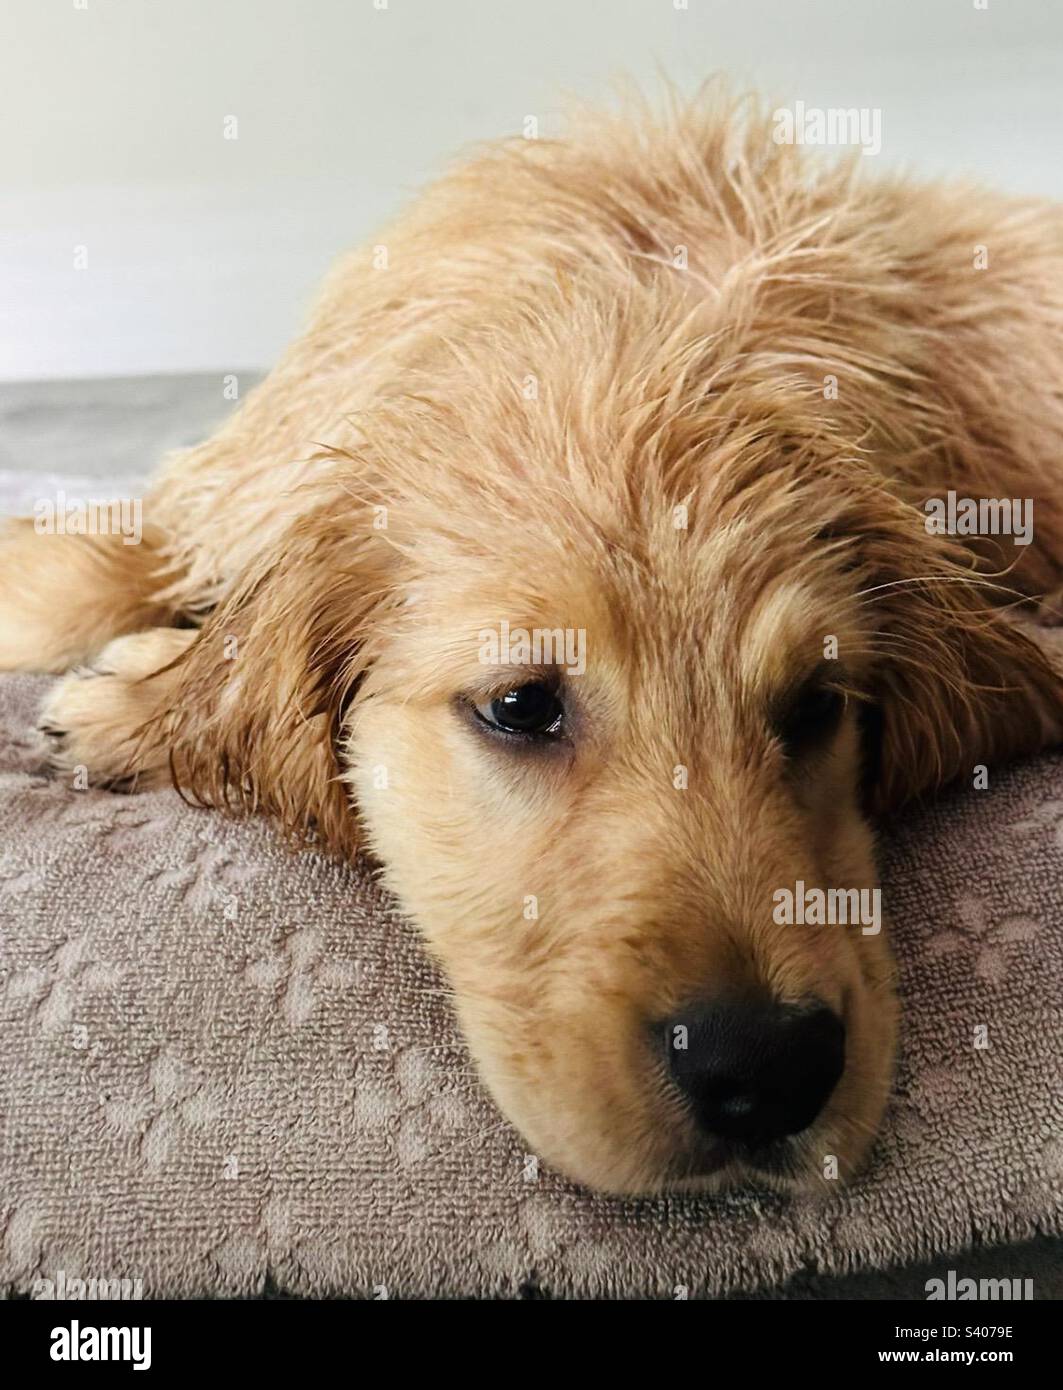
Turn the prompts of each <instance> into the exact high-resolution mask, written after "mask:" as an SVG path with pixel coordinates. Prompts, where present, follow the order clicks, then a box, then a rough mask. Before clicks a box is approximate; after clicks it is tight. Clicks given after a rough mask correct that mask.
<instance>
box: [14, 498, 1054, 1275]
mask: <svg viewBox="0 0 1063 1390" xmlns="http://www.w3.org/2000/svg"><path fill="white" fill-rule="evenodd" d="M7 482H8V484H9V492H8V498H9V499H13V496H14V492H15V491H16V490H18V491H20V492H21V494H22V495H25V494H26V492H27V489H28V490H29V492H30V493H32V490H33V489H32V486H31V485H30V484H29V483H28V481H27V478H26V477H22V478H17V479H16V478H14V477H13V475H10V474H9V475H8V478H7ZM15 484H17V488H16V486H15ZM38 487H39V481H38ZM68 490H69V491H71V492H73V490H74V489H73V488H71V489H68ZM101 495H103V494H101ZM4 501H5V499H4V498H3V497H0V511H2V510H4ZM47 685H48V682H47V680H45V679H42V678H35V677H22V676H7V677H0V928H2V930H0V1286H2V1287H3V1289H4V1290H5V1291H6V1292H7V1293H9V1294H12V1293H25V1292H32V1291H33V1290H34V1287H35V1281H37V1280H41V1279H48V1280H52V1281H54V1280H56V1279H57V1278H58V1276H59V1272H60V1271H62V1272H63V1274H64V1276H65V1277H66V1279H67V1280H68V1281H69V1280H70V1279H72V1278H84V1279H90V1278H97V1279H102V1278H106V1279H115V1278H128V1279H139V1280H140V1281H141V1285H142V1288H143V1292H144V1295H145V1296H146V1297H153V1296H154V1297H158V1296H185V1295H204V1294H215V1295H247V1294H253V1293H256V1292H261V1291H263V1290H279V1291H282V1292H286V1293H290V1294H345V1295H358V1294H362V1295H369V1296H374V1295H375V1296H381V1295H382V1294H383V1293H384V1292H386V1294H387V1295H388V1296H390V1297H402V1296H407V1297H408V1296H416V1295H433V1294H435V1295H439V1294H445V1295H488V1296H492V1295H495V1296H503V1297H505V1296H512V1295H515V1294H518V1293H520V1292H524V1293H527V1292H528V1291H529V1290H535V1291H539V1292H543V1293H546V1294H550V1295H554V1296H569V1297H572V1296H576V1297H589V1296H594V1295H628V1296H640V1295H659V1296H665V1297H674V1296H676V1292H677V1290H681V1291H686V1292H688V1293H689V1296H691V1297H695V1296H698V1295H701V1294H721V1293H728V1292H736V1291H741V1290H748V1291H752V1290H757V1289H764V1288H765V1287H767V1286H772V1285H777V1284H778V1283H780V1282H781V1281H783V1280H784V1279H786V1278H787V1277H788V1276H790V1275H792V1274H794V1273H796V1272H798V1271H801V1270H809V1269H812V1270H818V1271H825V1272H831V1271H834V1272H847V1271H854V1270H861V1269H871V1268H876V1269H877V1268H883V1267H886V1266H889V1265H892V1264H897V1263H900V1262H905V1261H911V1260H914V1259H919V1258H923V1257H931V1256H938V1255H942V1254H948V1253H951V1252H954V1251H959V1250H963V1249H968V1248H970V1247H972V1246H974V1245H976V1244H980V1243H989V1242H997V1243H1000V1242H1010V1241H1017V1240H1020V1239H1023V1238H1026V1237H1030V1236H1033V1235H1035V1234H1038V1233H1053V1232H1054V1233H1058V1232H1059V1230H1060V1227H1061V1225H1063V1221H1061V1213H1063V1111H1061V1095H1063V1089H1061V1085H1060V1083H1061V1079H1063V1078H1061V1074H1060V1036H1061V1027H1060V1024H1061V1012H1063V1010H1061V1004H1060V982H1061V979H1063V926H1061V918H1063V913H1061V905H1063V760H1061V759H1060V758H1059V757H1058V756H1045V757H1042V758H1040V759H1038V760H1036V761H1033V762H1030V763H1027V764H1025V765H1022V766H1018V767H1014V768H1010V769H1007V770H1001V771H999V772H995V773H994V774H993V776H992V778H991V784H990V787H989V788H988V789H986V790H983V791H974V790H970V791H963V792H957V793H953V794H951V795H948V796H945V797H943V798H941V799H940V800H939V801H938V802H937V803H936V804H935V805H933V806H930V807H929V808H927V809H925V810H922V811H920V812H919V813H915V814H910V815H908V816H906V817H905V818H904V820H903V822H902V823H901V824H898V825H896V826H894V827H892V828H890V829H888V831H887V832H886V833H885V834H884V836H883V842H882V850H883V863H884V870H885V889H886V892H885V901H886V904H887V906H888V908H889V910H890V912H891V913H892V917H893V920H894V941H895V946H896V951H897V955H898V960H899V966H900V974H901V987H902V993H903V998H904V1005H905V1013H904V1027H903V1037H902V1052H901V1059H900V1064H899V1072H898V1077H897V1084H896V1088H895V1094H894V1099H893V1101H892V1103H891V1106H890V1110H889V1114H888V1116H887V1120H886V1124H885V1129H884V1133H883V1137H882V1139H881V1141H880V1143H879V1145H878V1147H877V1149H876V1152H875V1155H874V1159H873V1162H872V1164H871V1166H870V1168H869V1169H868V1171H867V1172H866V1174H865V1175H864V1176H863V1177H862V1178H861V1179H860V1180H859V1181H858V1182H857V1183H856V1185H855V1186H853V1187H852V1188H850V1189H848V1190H842V1189H840V1188H839V1189H836V1190H831V1191H830V1192H829V1194H828V1195H827V1196H826V1197H825V1198H815V1199H811V1198H810V1199H801V1200H787V1199H785V1198H783V1197H780V1196H776V1195H771V1194H765V1193H763V1192H759V1193H758V1192H752V1191H749V1192H743V1193H737V1194H735V1195H731V1196H726V1197H716V1198H698V1197H692V1196H691V1197H682V1198H671V1199H662V1200H622V1199H617V1198H610V1197H602V1196H595V1195H592V1194H590V1193H588V1192H585V1191H582V1190H579V1189H578V1188H576V1187H574V1186H572V1185H571V1184H569V1183H567V1182H566V1181H564V1180H563V1179H562V1178H560V1177H558V1176H557V1175H555V1174H554V1173H552V1172H551V1171H549V1170H548V1169H547V1168H546V1167H545V1166H543V1167H538V1166H537V1165H536V1164H535V1162H534V1161H532V1160H530V1159H529V1158H528V1156H527V1155H526V1153H525V1146H524V1144H523V1143H522V1141H521V1140H520V1138H519V1137H518V1136H517V1135H516V1134H515V1132H514V1131H513V1130H512V1128H511V1127H510V1126H509V1125H508V1124H507V1123H505V1122H504V1121H503V1119H502V1117H501V1116H500V1115H499V1114H498V1112H497V1111H496V1110H495V1109H494V1107H493V1105H492V1104H491V1102H490V1100H489V1099H487V1098H486V1097H485V1095H484V1094H483V1093H482V1091H481V1090H480V1087H479V1085H478V1082H477V1080H476V1076H475V1074H474V1072H473V1070H472V1067H471V1063H470V1060H469V1058H468V1056H467V1054H466V1052H465V1050H464V1048H463V1046H462V1043H461V1041H460V1039H459V1037H458V1036H457V1034H456V1032H455V1028H454V1024H453V1022H452V1019H451V1016H450V1013H449V1011H448V1006H447V998H446V991H445V983H444V981H443V980H442V979H441V978H440V977H439V975H438V974H437V972H436V971H435V970H434V969H433V968H432V966H430V965H429V964H428V963H427V962H426V960H425V958H424V956H423V954H422V952H421V950H420V948H419V945H418V941H417V939H416V936H415V934H414V932H413V931H412V929H411V928H410V927H409V926H408V925H407V924H405V923H404V921H403V920H402V919H401V917H400V916H399V915H398V914H397V912H396V911H395V910H394V908H393V906H392V905H391V903H390V902H389V901H388V900H387V898H386V897H385V896H384V895H383V894H382V893H381V892H380V890H379V889H378V888H377V887H376V886H375V885H374V883H373V881H372V878H371V876H370V874H369V872H368V871H367V870H366V869H365V868H364V867H359V866H354V867H344V866H341V865H337V864H335V863H331V862H326V861H324V860H322V859H320V858H317V857H315V856H314V855H312V854H302V855H298V856H293V855H291V854H289V853H288V852H287V851H286V850H285V849H284V848H283V847H282V846H281V845H280V844H279V843H278V842H277V840H276V838H275V837H274V834H273V832H272V831H271V829H270V828H269V826H268V825H266V824H263V823H256V822H247V823H242V824H234V823H229V822H227V821H225V820H224V819H223V818H221V817H220V816H218V815H215V814H213V813H210V812H206V811H197V810H195V809H192V808H190V807H188V806H186V805H184V804H183V803H182V802H181V800H180V799H179V798H178V797H177V796H176V795H175V794H174V793H173V792H170V791H155V792H151V793H147V794H142V795H136V796H121V795H115V794H110V793H107V792H103V791H97V790H77V789H76V788H75V787H74V786H72V785H71V784H70V782H69V780H64V779H57V778H55V777H53V776H52V775H50V774H49V773H48V772H47V771H46V770H45V768H44V767H43V766H42V764H41V761H40V758H39V755H38V753H37V752H36V750H35V746H34V741H33V737H32V733H31V729H32V725H33V721H34V715H35V709H36V706H37V704H38V701H39V699H40V697H41V695H42V693H43V692H44V691H45V689H46V688H47ZM982 1026H984V1028H985V1029H986V1033H985V1040H986V1041H987V1043H988V1045H987V1046H985V1047H976V1046H975V1040H976V1030H977V1029H979V1028H980V1027H982ZM37 1287H38V1289H39V1288H40V1286H39V1285H38V1286H37Z"/></svg>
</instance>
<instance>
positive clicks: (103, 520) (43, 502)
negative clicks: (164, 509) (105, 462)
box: [33, 489, 144, 545]
mask: <svg viewBox="0 0 1063 1390" xmlns="http://www.w3.org/2000/svg"><path fill="white" fill-rule="evenodd" d="M33 529H34V530H35V531H36V532H37V534H38V535H39V536H121V537H122V542H123V544H124V545H139V544H140V542H141V539H142V537H143V534H144V525H143V503H142V500H141V498H139V497H113V498H111V500H110V501H107V502H100V501H97V500H95V499H92V500H89V501H84V502H83V501H81V500H80V499H78V498H76V497H67V495H66V493H65V492H64V491H63V490H62V489H60V490H59V491H58V492H57V493H56V495H55V496H54V497H41V498H39V499H38V500H37V501H36V502H35V503H34V504H33Z"/></svg>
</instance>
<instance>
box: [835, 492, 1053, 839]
mask: <svg viewBox="0 0 1063 1390" xmlns="http://www.w3.org/2000/svg"><path fill="white" fill-rule="evenodd" d="M893 521H894V522H896V523H897V524H896V525H894V524H886V525H885V526H884V527H883V529H882V530H880V531H878V533H877V534H876V535H875V536H874V537H873V538H871V540H870V553H872V554H875V555H877V562H876V563H873V565H872V573H873V574H874V579H873V580H872V582H871V583H870V585H869V586H868V587H867V588H866V589H865V590H863V591H862V594H863V597H864V599H865V601H866V602H868V604H869V605H870V608H869V611H870V612H871V613H872V615H873V618H874V625H875V629H876V634H877V636H876V640H875V645H876V648H877V650H878V652H879V659H878V670H877V680H876V690H875V692H874V694H875V699H876V701H877V705H878V708H877V711H876V712H875V713H874V715H873V717H872V719H871V720H870V721H869V727H870V728H871V730H872V733H873V739H872V741H873V742H874V743H876V744H877V762H878V766H877V775H875V774H874V773H872V779H873V780H872V781H871V784H870V786H869V788H868V791H869V803H870V806H871V809H873V810H875V811H878V812H884V811H889V810H893V809H895V808H896V807H897V806H900V805H902V804H903V803H904V802H906V801H909V800H911V799H912V798H914V797H917V796H920V795H922V794H923V793H929V792H932V791H934V790H936V789H937V788H939V787H942V786H944V785H945V784H946V783H948V782H951V781H953V780H956V779H960V778H963V779H969V778H971V777H973V775H974V769H975V767H976V766H978V765H979V764H984V765H986V766H989V765H990V764H993V763H999V762H1001V761H1003V760H1005V759H1008V758H1012V757H1016V756H1020V755H1022V754H1027V753H1033V752H1036V751H1037V750H1038V749H1041V748H1044V747H1045V746H1046V745H1049V744H1051V743H1053V742H1058V741H1059V740H1060V739H1061V738H1063V664H1060V665H1059V666H1057V665H1056V664H1055V663H1054V661H1053V660H1052V659H1051V658H1050V657H1049V656H1048V655H1047V654H1046V652H1045V651H1043V650H1042V649H1041V647H1040V646H1039V645H1038V644H1037V642H1036V641H1035V640H1034V639H1033V638H1032V637H1030V636H1028V635H1027V634H1026V632H1024V631H1023V630H1022V629H1021V628H1020V627H1018V626H1017V625H1016V624H1015V622H1014V621H1013V620H1012V619H1011V618H1010V617H1009V616H1008V615H1007V614H1006V612H1004V611H1002V610H1001V609H1000V607H999V606H994V601H995V602H996V604H999V601H1000V599H1001V597H1005V598H1006V597H1007V595H1008V594H1009V593H1010V594H1012V595H1014V591H1013V590H1006V589H1005V592H1004V594H1001V589H1002V588H1005V585H1004V583H1003V581H998V580H996V579H993V578H990V577H988V576H986V575H985V574H984V573H979V571H978V568H977V562H976V560H975V559H974V558H973V557H972V556H971V555H970V554H969V553H968V552H967V551H965V550H964V549H962V548H961V547H960V546H958V545H956V544H955V543H954V542H952V541H950V540H948V539H945V540H944V541H942V540H940V539H938V538H936V537H927V536H926V535H925V532H924V528H923V526H922V524H921V517H918V518H917V519H916V521H915V524H914V526H913V523H912V518H911V509H909V508H907V507H905V508H904V509H903V512H902V513H901V514H899V515H897V516H895V517H894V518H893Z"/></svg>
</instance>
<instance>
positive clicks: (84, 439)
mask: <svg viewBox="0 0 1063 1390" xmlns="http://www.w3.org/2000/svg"><path fill="white" fill-rule="evenodd" d="M254 383H255V378H254V377H252V376H247V377H242V378H241V380H240V383H239V387H240V393H241V395H243V394H245V393H246V391H247V390H249V389H250V388H251V386H253V385H254ZM232 408H233V403H232V402H230V401H227V400H226V399H225V397H224V395H223V380H222V378H221V377H220V376H218V375H213V374H212V375H195V376H166V377H132V378H128V377H127V378H121V379H106V380H99V381H75V382H43V383H33V384H28V385H27V384H17V385H0V473H10V474H14V475H23V474H30V475H37V476H38V477H39V476H40V475H48V474H52V475H60V476H62V477H67V478H70V479H74V478H83V479H85V480H86V481H91V480H93V479H100V480H103V479H107V480H119V479H121V480H125V479H130V480H137V479H140V478H143V477H144V476H145V475H146V474H147V473H148V472H150V470H151V469H152V468H153V467H154V466H155V464H156V463H157V462H158V460H159V459H160V458H161V457H162V455H163V454H164V453H165V452H166V451H167V450H169V449H175V448H180V447H183V446H186V445H188V444H194V443H196V442H197V441H198V440H200V439H202V438H203V437H204V436H205V435H207V434H208V433H209V432H210V430H211V429H212V428H213V427H214V425H215V424H216V423H217V422H218V421H219V420H221V419H222V418H223V417H224V416H225V414H226V413H227V412H228V411H229V410H231V409H232ZM30 505H31V503H30V502H27V508H28V507H29V506H30ZM950 1269H954V1270H955V1271H956V1273H957V1276H958V1277H961V1278H962V1277H970V1278H991V1279H1032V1280H1033V1281H1034V1293H1035V1297H1037V1298H1040V1299H1061V1298H1063V1241H1061V1240H1055V1239H1049V1238H1043V1239H1040V1240H1035V1241H1030V1242H1027V1243H1026V1244H1023V1245H1016V1246H1011V1247H1007V1248H999V1247H986V1248H983V1249H980V1250H975V1251H970V1252H968V1253H966V1254H960V1255H954V1256H951V1257H950V1258H947V1259H944V1260H935V1261H934V1262H933V1263H932V1264H928V1265H919V1266H911V1267H909V1268H907V1269H899V1270H887V1271H882V1272H876V1273H873V1274H854V1275H851V1276H849V1277H847V1278H841V1279H839V1278H828V1277H823V1276H821V1275H818V1274H817V1273H816V1272H815V1271H811V1270H810V1271H807V1272H805V1273H803V1274H801V1275H799V1276H798V1277H796V1278H795V1279H793V1280H791V1281H790V1283H789V1284H787V1285H786V1286H785V1287H784V1288H781V1289H778V1290H776V1291H774V1292H771V1293H766V1294H762V1295H760V1296H759V1297H760V1298H764V1299H778V1298H803V1299H824V1298H829V1299H837V1298H844V1299H884V1298H897V1299H915V1300H919V1299H923V1298H925V1296H926V1295H925V1284H926V1281H927V1280H928V1279H930V1278H932V1277H939V1276H940V1277H944V1276H945V1274H947V1272H948V1270H950Z"/></svg>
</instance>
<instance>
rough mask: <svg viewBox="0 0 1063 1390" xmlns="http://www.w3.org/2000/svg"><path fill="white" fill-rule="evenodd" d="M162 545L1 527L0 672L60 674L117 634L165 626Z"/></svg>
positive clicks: (168, 611) (152, 540) (17, 524)
mask: <svg viewBox="0 0 1063 1390" xmlns="http://www.w3.org/2000/svg"><path fill="white" fill-rule="evenodd" d="M159 542H160V537H159V536H158V535H157V534H155V533H152V534H150V535H149V534H148V532H147V531H145V534H144V536H143V537H142V539H141V542H140V544H139V545H126V544H125V543H124V540H123V538H122V537H121V536H119V535H99V536H56V535H41V534H39V533H38V532H37V531H36V530H35V529H34V525H33V522H32V521H31V520H29V519H23V518H20V519H18V520H10V521H0V671H65V670H67V669H68V668H69V667H71V666H73V665H74V664H75V663H76V662H78V661H84V660H86V659H87V658H88V657H89V656H91V655H92V653H93V652H96V651H99V649H100V648H101V647H102V646H103V645H104V643H105V642H107V641H109V640H110V639H111V638H112V637H117V636H118V635H119V634H121V633H125V632H135V631H136V630H138V629H139V628H146V627H153V626H156V625H161V624H165V623H167V622H169V621H170V619H171V618H172V616H173V611H172V606H171V605H169V604H166V603H163V602H162V601H161V600H160V599H159V598H158V597H157V595H158V593H159V591H160V589H161V586H162V580H161V579H160V577H159V576H160V570H161V562H160V555H159Z"/></svg>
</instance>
